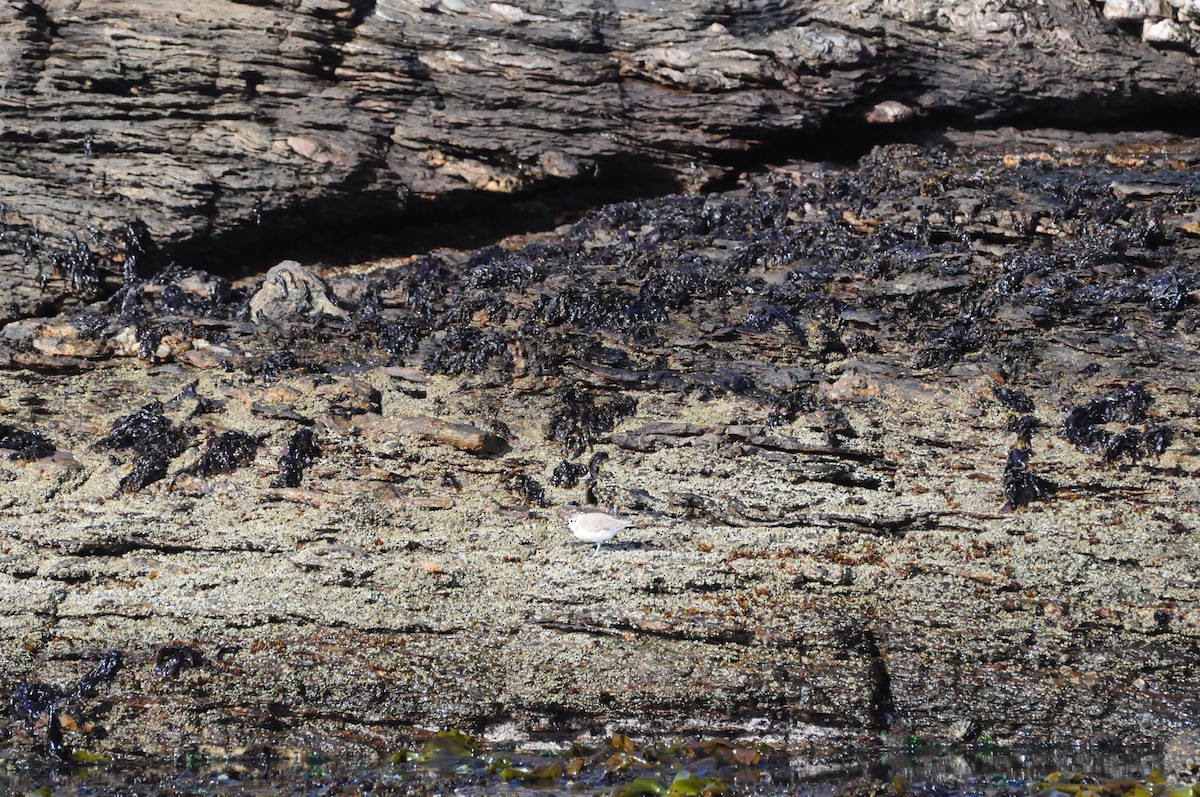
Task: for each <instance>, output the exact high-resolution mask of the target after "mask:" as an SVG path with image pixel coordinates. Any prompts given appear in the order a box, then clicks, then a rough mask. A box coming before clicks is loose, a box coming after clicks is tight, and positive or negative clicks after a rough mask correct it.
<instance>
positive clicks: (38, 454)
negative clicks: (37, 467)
mask: <svg viewBox="0 0 1200 797" xmlns="http://www.w3.org/2000/svg"><path fill="white" fill-rule="evenodd" d="M56 450H57V449H56V448H55V447H54V444H53V443H51V442H50V441H49V440H47V439H46V438H45V437H43V436H42V433H41V432H38V431H32V432H27V431H25V430H24V429H19V428H17V427H16V426H10V425H9V424H7V423H0V451H3V452H4V453H3V456H4V458H5V459H22V460H25V461H27V462H28V461H32V460H35V459H41V458H42V457H48V456H50V455H51V454H53V453H54V452H55V451H56Z"/></svg>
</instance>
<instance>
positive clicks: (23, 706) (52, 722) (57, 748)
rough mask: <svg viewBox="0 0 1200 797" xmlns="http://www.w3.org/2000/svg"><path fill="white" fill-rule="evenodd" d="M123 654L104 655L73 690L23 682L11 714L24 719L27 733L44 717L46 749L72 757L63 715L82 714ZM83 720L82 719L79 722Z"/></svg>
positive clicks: (11, 699) (11, 704)
mask: <svg viewBox="0 0 1200 797" xmlns="http://www.w3.org/2000/svg"><path fill="white" fill-rule="evenodd" d="M122 662H123V656H122V655H121V653H120V652H119V651H111V652H109V653H106V654H105V655H104V656H103V657H101V659H100V661H98V662H97V663H96V664H95V666H93V667H92V669H91V670H89V671H88V672H87V674H85V675H84V676H83V677H82V678H80V679H79V681H78V682H77V683H76V684H75V686H73V687H72V688H71V689H69V690H63V689H59V688H57V687H55V686H53V685H51V684H46V683H41V682H30V683H24V684H21V685H19V686H18V687H17V688H16V689H14V690H13V692H12V694H11V695H10V697H9V701H8V708H9V715H10V716H11V717H12V718H13V720H14V721H17V722H20V723H21V724H22V725H23V726H24V728H25V731H26V733H31V734H32V733H33V732H34V730H35V729H36V727H37V724H38V722H39V721H41V720H43V719H44V720H45V721H46V753H47V754H48V755H49V756H50V757H51V758H54V759H55V760H57V761H59V762H62V763H69V762H71V761H72V751H71V749H70V748H69V747H67V745H66V741H65V739H64V736H63V731H64V730H65V728H64V724H63V719H62V718H63V715H64V714H65V715H68V716H70V717H72V718H77V717H79V716H81V714H82V710H83V706H84V704H85V703H86V702H87V701H88V700H90V699H91V698H93V697H95V695H96V688H97V687H98V686H99V685H100V684H101V683H103V682H105V681H109V680H111V679H112V678H113V676H114V675H116V673H117V670H119V669H120V668H121V664H122ZM76 724H81V723H78V722H77V723H76Z"/></svg>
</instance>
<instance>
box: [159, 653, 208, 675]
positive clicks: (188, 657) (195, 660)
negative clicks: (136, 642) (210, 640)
mask: <svg viewBox="0 0 1200 797" xmlns="http://www.w3.org/2000/svg"><path fill="white" fill-rule="evenodd" d="M203 665H204V656H202V655H201V654H200V651H198V650H196V649H195V648H192V647H189V646H188V645H164V646H163V647H161V648H159V649H158V650H157V651H155V653H154V672H155V673H157V674H158V675H160V676H161V677H163V678H175V677H176V676H178V675H179V673H180V672H182V671H183V670H188V669H194V668H197V667H201V666H203Z"/></svg>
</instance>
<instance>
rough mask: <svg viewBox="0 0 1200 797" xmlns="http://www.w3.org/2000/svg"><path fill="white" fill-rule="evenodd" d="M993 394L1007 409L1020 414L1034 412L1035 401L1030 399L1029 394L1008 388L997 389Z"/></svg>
mask: <svg viewBox="0 0 1200 797" xmlns="http://www.w3.org/2000/svg"><path fill="white" fill-rule="evenodd" d="M992 394H993V395H995V397H996V400H997V401H999V402H1000V404H1001V405H1003V406H1004V408H1005V409H1009V410H1012V411H1013V412H1020V413H1030V412H1033V399H1031V398H1030V397H1029V394H1028V393H1024V392H1022V391H1020V390H1013V389H1012V388H1007V387H997V388H995V389H994V390H993V391H992Z"/></svg>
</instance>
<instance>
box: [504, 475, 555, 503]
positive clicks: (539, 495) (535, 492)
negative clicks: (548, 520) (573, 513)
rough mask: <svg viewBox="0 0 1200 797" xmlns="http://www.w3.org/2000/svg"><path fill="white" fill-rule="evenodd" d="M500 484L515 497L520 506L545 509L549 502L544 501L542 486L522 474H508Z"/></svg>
mask: <svg viewBox="0 0 1200 797" xmlns="http://www.w3.org/2000/svg"><path fill="white" fill-rule="evenodd" d="M502 484H503V485H504V488H505V489H506V490H508V491H509V492H510V493H512V494H513V495H515V496H516V497H517V498H518V499H519V500H520V502H521V503H522V504H526V505H528V506H540V507H547V506H549V505H550V502H549V501H547V500H546V491H545V489H543V487H542V485H541V484H540V483H539V482H538V481H537V479H534V478H533V477H532V476H528V475H526V474H524V473H510V474H508V475H507V476H505V477H504V479H503V482H502Z"/></svg>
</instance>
